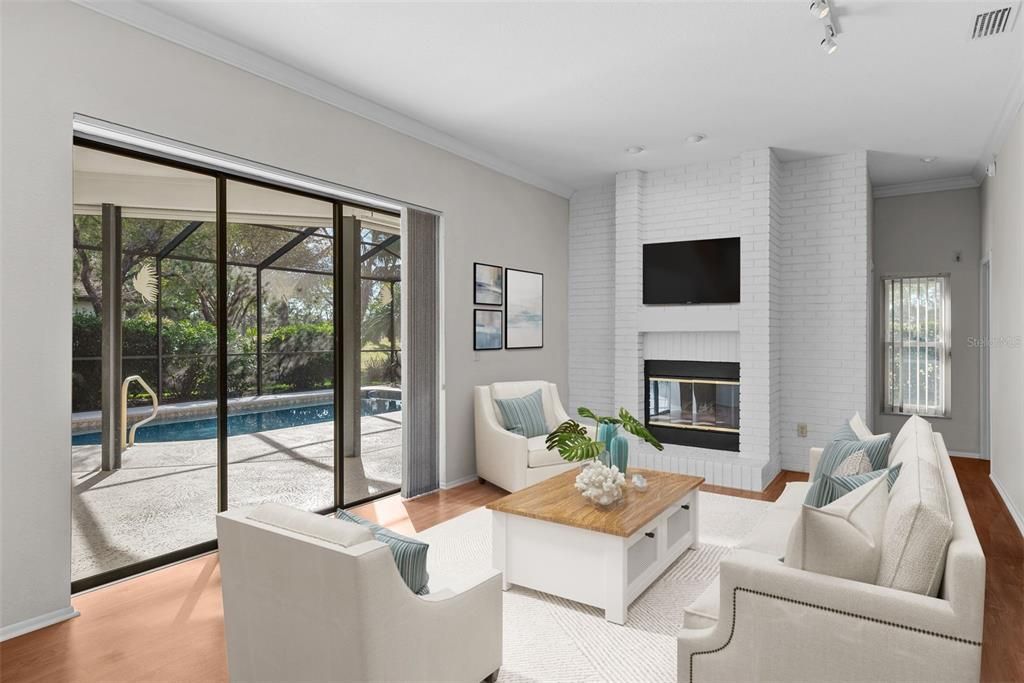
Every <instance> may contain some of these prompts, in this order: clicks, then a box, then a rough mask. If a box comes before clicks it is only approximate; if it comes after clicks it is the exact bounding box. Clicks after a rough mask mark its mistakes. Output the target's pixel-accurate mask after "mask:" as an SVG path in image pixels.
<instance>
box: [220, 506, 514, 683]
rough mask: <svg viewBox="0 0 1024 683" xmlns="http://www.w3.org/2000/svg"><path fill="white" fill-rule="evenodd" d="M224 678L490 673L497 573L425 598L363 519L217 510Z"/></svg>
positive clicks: (497, 623)
mask: <svg viewBox="0 0 1024 683" xmlns="http://www.w3.org/2000/svg"><path fill="white" fill-rule="evenodd" d="M250 515H252V516H250ZM217 539H218V543H219V546H220V568H221V582H222V591H223V595H224V626H225V635H226V639H227V654H228V674H229V676H230V678H231V680H232V681H276V682H284V681H465V682H467V683H470V682H478V681H481V680H484V679H485V678H486V679H487V680H492V679H493V676H494V674H496V672H497V669H498V668H499V667H500V666H501V636H502V621H501V605H502V592H501V573H500V572H497V571H488V572H485V573H482V574H481V575H480V576H479V577H477V578H476V579H475V580H472V581H469V582H468V583H464V584H462V585H451V586H449V587H444V583H445V581H444V577H440V576H431V577H430V587H431V593H430V594H429V595H426V596H423V597H420V596H417V595H415V594H413V592H412V591H411V590H409V588H408V586H406V584H405V582H404V581H403V580H402V577H401V575H399V573H398V569H397V568H396V566H395V561H394V557H393V556H392V553H391V550H390V548H389V547H388V546H387V545H385V544H383V543H381V542H379V541H376V540H374V539H373V537H372V535H371V534H370V533H369V531H367V530H366V528H365V527H362V526H359V525H356V524H351V523H349V522H342V521H340V520H336V519H331V518H326V517H321V516H319V515H314V514H313V513H307V512H302V511H300V510H295V509H292V508H286V507H285V506H283V505H275V504H269V505H267V506H260V507H259V508H256V509H255V510H243V509H239V510H230V511H228V512H224V513H221V514H220V515H218V516H217Z"/></svg>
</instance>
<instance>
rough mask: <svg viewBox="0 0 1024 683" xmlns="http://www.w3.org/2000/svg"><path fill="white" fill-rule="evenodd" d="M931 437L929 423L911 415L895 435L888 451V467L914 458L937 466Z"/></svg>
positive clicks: (936, 455) (936, 457)
mask: <svg viewBox="0 0 1024 683" xmlns="http://www.w3.org/2000/svg"><path fill="white" fill-rule="evenodd" d="M932 436H933V432H932V425H931V423H930V422H928V420H925V419H924V418H922V417H919V416H917V415H912V416H911V417H910V419H908V420H907V421H906V423H904V425H903V426H902V427H901V428H900V431H899V432H898V433H897V434H896V439H895V441H893V443H892V449H891V450H890V451H889V465H890V466H892V465H895V464H897V463H901V462H903V461H904V460H907V459H914V458H922V459H924V460H925V461H926V462H930V463H931V464H933V465H938V462H939V459H938V452H937V451H936V449H935V441H934V439H933V438H932Z"/></svg>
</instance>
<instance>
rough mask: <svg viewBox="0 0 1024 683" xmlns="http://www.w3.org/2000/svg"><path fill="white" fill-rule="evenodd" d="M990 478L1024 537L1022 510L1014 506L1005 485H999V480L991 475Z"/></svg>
mask: <svg viewBox="0 0 1024 683" xmlns="http://www.w3.org/2000/svg"><path fill="white" fill-rule="evenodd" d="M988 478H989V479H990V480H992V485H993V486H995V487H996V491H998V492H999V497H1000V498H1002V499H1003V505H1005V506H1006V509H1007V510H1009V512H1010V517H1013V521H1014V522H1016V524H1017V529H1018V530H1019V531H1020V535H1021V536H1024V515H1022V514H1021V512H1020V510H1018V509H1017V506H1016V505H1014V504H1013V501H1012V500H1010V496H1009V494H1007V493H1006V489H1004V488H1003V485H1002V484H1000V483H999V480H998V479H996V478H995V477H994V476H992V475H991V474H989V475H988Z"/></svg>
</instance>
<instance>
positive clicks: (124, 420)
mask: <svg viewBox="0 0 1024 683" xmlns="http://www.w3.org/2000/svg"><path fill="white" fill-rule="evenodd" d="M132 382H138V383H139V384H141V385H142V388H143V389H145V390H146V393H147V394H149V397H150V398H151V399H152V401H153V412H152V413H150V415H149V417H147V418H146V419H144V420H139V421H138V422H136V423H135V424H133V425H132V428H131V431H128V385H129V384H131V383H132ZM159 409H160V401H159V400H158V399H157V397H156V392H155V391H153V388H152V387H151V386H149V385H148V384H146V380H144V379H142V378H141V377H139V376H138V375H131V376H129V377H125V378H124V381H123V382H121V447H122V448H131V447H132V446H134V445H135V430H136V429H138V428H139V427H141V426H142V425H144V424H146V423H147V422H152V421H153V420H154V419H156V413H157V411H158V410H159Z"/></svg>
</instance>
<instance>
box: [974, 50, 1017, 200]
mask: <svg viewBox="0 0 1024 683" xmlns="http://www.w3.org/2000/svg"><path fill="white" fill-rule="evenodd" d="M1022 106H1024V65H1019V66H1018V67H1017V75H1016V77H1015V78H1014V79H1013V84H1012V85H1011V86H1010V92H1009V93H1008V94H1007V96H1006V101H1005V102H1004V103H1003V109H1002V111H1000V113H999V118H998V119H996V125H995V127H994V128H993V129H992V132H991V133H990V134H989V136H988V141H987V142H986V143H985V146H984V147H983V148H982V152H981V156H980V157H979V158H978V162H977V163H976V164H975V165H974V170H972V171H971V176H972V177H973V178H974V179H975V180H976V181H977V182H978V184H979V185H980V184H981V183H982V181H984V180H985V174H986V172H987V169H988V164H989V162H990V161H992V160H993V159H994V158H995V156H996V155H997V154H998V153H999V150H1000V149H1001V148H1002V146H1003V143H1004V142H1006V137H1007V136H1008V135H1009V134H1010V129H1011V128H1013V124H1014V122H1016V120H1017V115H1018V114H1019V113H1020V110H1021V107H1022Z"/></svg>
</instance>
